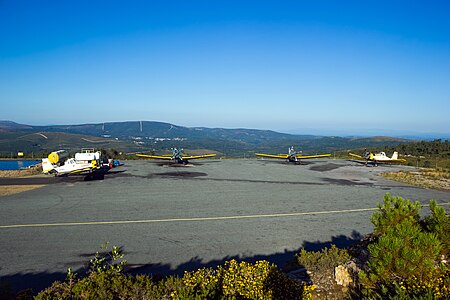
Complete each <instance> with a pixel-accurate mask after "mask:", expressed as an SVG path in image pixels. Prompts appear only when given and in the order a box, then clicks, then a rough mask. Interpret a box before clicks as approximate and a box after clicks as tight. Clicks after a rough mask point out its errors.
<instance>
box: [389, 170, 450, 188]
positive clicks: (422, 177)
mask: <svg viewBox="0 0 450 300" xmlns="http://www.w3.org/2000/svg"><path fill="white" fill-rule="evenodd" d="M380 175H381V176H383V177H384V178H386V179H390V180H395V181H399V182H403V183H407V184H410V185H414V186H418V187H421V188H428V189H437V190H447V191H450V170H446V169H426V168H424V169H418V170H417V171H399V172H384V173H381V174H380Z"/></svg>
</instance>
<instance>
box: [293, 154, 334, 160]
mask: <svg viewBox="0 0 450 300" xmlns="http://www.w3.org/2000/svg"><path fill="white" fill-rule="evenodd" d="M330 156H331V154H317V155H297V158H299V159H308V158H320V157H330Z"/></svg>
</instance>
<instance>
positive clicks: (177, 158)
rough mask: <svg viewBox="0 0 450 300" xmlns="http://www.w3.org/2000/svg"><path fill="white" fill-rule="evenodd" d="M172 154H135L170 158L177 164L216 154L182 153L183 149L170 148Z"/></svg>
mask: <svg viewBox="0 0 450 300" xmlns="http://www.w3.org/2000/svg"><path fill="white" fill-rule="evenodd" d="M171 150H172V156H168V155H166V156H164V155H147V154H136V156H139V157H145V158H150V159H162V160H170V161H173V162H176V163H179V164H187V163H189V160H191V159H200V158H208V157H214V156H216V154H203V155H191V156H189V155H182V153H183V149H182V148H181V149H177V148H172V149H171Z"/></svg>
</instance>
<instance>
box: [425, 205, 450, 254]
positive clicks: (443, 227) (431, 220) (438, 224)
mask: <svg viewBox="0 0 450 300" xmlns="http://www.w3.org/2000/svg"><path fill="white" fill-rule="evenodd" d="M430 210H431V215H430V216H428V217H426V218H425V220H424V223H425V227H426V229H427V230H428V231H429V232H432V233H435V234H437V236H438V238H439V240H440V241H441V242H442V245H443V249H442V250H443V251H442V254H444V255H446V256H449V255H450V218H449V217H448V216H447V214H446V211H445V209H444V208H443V207H442V206H438V205H437V203H436V200H431V201H430Z"/></svg>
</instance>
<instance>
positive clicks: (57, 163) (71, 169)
mask: <svg viewBox="0 0 450 300" xmlns="http://www.w3.org/2000/svg"><path fill="white" fill-rule="evenodd" d="M100 155H101V153H100V152H94V151H93V150H91V149H89V150H84V151H83V152H81V153H76V154H75V158H69V159H67V160H65V161H64V162H63V163H62V159H63V158H64V157H66V156H67V152H66V151H65V150H58V151H55V152H52V153H50V154H49V155H48V157H47V158H43V159H42V170H43V172H44V174H54V175H55V176H69V175H77V174H78V175H83V174H85V175H88V176H89V177H92V178H99V179H102V178H103V177H104V174H105V173H106V172H108V171H109V169H110V167H109V166H104V165H102V163H101V161H100Z"/></svg>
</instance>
